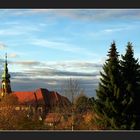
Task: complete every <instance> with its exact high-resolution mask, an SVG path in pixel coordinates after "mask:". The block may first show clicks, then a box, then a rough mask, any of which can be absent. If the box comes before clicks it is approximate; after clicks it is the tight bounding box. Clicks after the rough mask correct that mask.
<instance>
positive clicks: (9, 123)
mask: <svg viewBox="0 0 140 140" xmlns="http://www.w3.org/2000/svg"><path fill="white" fill-rule="evenodd" d="M19 106H20V103H19V102H18V98H17V97H16V96H14V95H13V94H8V95H6V96H5V97H3V98H2V99H1V101H0V130H22V129H26V130H30V129H31V130H32V129H36V130H39V129H44V125H43V123H42V122H40V121H39V120H38V119H36V118H27V114H28V111H26V110H16V107H19Z"/></svg>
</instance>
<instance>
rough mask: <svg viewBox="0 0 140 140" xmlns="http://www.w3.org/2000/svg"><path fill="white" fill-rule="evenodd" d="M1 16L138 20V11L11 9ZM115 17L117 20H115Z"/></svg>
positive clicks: (3, 11) (139, 14)
mask: <svg viewBox="0 0 140 140" xmlns="http://www.w3.org/2000/svg"><path fill="white" fill-rule="evenodd" d="M0 13H1V17H3V16H7V15H8V16H32V15H38V14H41V15H44V16H45V15H47V16H49V17H50V18H57V17H67V18H73V19H80V20H93V21H103V20H112V19H113V20H114V19H115V20H118V19H124V20H126V19H140V10H139V9H26V10H25V9H24V10H23V9H21V10H19V9H12V10H9V9H8V10H7V9H4V10H1V11H0ZM116 17H117V18H116Z"/></svg>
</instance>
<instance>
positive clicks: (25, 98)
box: [12, 88, 70, 107]
mask: <svg viewBox="0 0 140 140" xmlns="http://www.w3.org/2000/svg"><path fill="white" fill-rule="evenodd" d="M12 93H13V94H14V95H16V96H17V97H18V100H19V102H20V103H21V104H25V105H48V106H50V107H53V106H55V105H62V106H63V105H70V102H69V100H68V99H67V98H66V97H64V96H61V95H60V94H58V93H57V92H55V91H48V90H47V89H42V88H40V89H37V90H36V91H15V92H12Z"/></svg>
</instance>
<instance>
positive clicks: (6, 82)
mask: <svg viewBox="0 0 140 140" xmlns="http://www.w3.org/2000/svg"><path fill="white" fill-rule="evenodd" d="M11 92H12V91H11V86H10V74H9V73H8V63H7V53H6V54H5V64H4V71H3V74H2V93H1V96H5V95H7V94H9V93H11Z"/></svg>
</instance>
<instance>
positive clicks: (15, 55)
mask: <svg viewBox="0 0 140 140" xmlns="http://www.w3.org/2000/svg"><path fill="white" fill-rule="evenodd" d="M17 57H19V55H18V54H16V53H10V54H8V58H17Z"/></svg>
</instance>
